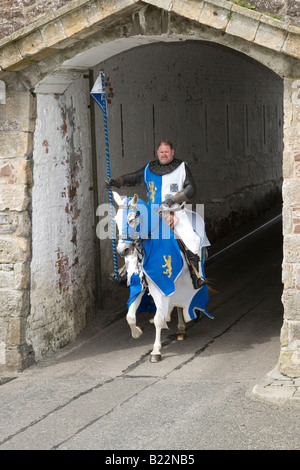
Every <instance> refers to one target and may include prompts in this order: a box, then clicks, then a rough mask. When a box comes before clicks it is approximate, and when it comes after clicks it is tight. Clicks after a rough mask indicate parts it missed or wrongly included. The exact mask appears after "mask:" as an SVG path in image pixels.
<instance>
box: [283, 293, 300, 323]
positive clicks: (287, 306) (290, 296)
mask: <svg viewBox="0 0 300 470" xmlns="http://www.w3.org/2000/svg"><path fill="white" fill-rule="evenodd" d="M282 302H283V305H284V319H285V320H290V321H295V320H297V319H298V316H299V305H300V292H299V290H297V289H285V290H284V291H283V294H282Z"/></svg>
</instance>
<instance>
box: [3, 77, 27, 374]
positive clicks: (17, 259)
mask: <svg viewBox="0 0 300 470" xmlns="http://www.w3.org/2000/svg"><path fill="white" fill-rule="evenodd" d="M13 83H14V79H13V75H12V74H11V75H10V77H9V79H8V80H7V82H6V85H7V94H6V103H5V104H0V373H1V372H4V371H18V370H22V369H24V368H25V367H27V366H28V365H29V364H30V362H31V358H30V357H31V354H30V351H29V348H28V347H27V345H26V319H27V316H28V313H29V306H30V291H29V280H30V275H29V272H30V259H31V222H30V211H31V184H32V176H31V174H32V171H31V164H32V141H33V128H34V122H35V99H34V97H33V96H32V94H31V93H30V92H28V91H25V90H20V84H19V85H14V84H13Z"/></svg>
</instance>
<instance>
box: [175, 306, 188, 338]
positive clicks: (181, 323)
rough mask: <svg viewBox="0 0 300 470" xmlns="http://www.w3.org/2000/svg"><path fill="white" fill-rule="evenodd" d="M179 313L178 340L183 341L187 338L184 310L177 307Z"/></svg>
mask: <svg viewBox="0 0 300 470" xmlns="http://www.w3.org/2000/svg"><path fill="white" fill-rule="evenodd" d="M177 313H178V325H177V340H178V341H183V340H184V339H185V338H186V333H185V322H184V318H183V308H182V307H177Z"/></svg>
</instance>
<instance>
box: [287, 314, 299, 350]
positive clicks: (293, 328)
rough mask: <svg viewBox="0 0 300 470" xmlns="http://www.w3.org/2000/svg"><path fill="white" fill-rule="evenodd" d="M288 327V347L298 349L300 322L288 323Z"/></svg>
mask: <svg viewBox="0 0 300 470" xmlns="http://www.w3.org/2000/svg"><path fill="white" fill-rule="evenodd" d="M288 327H289V346H290V347H291V348H293V349H297V348H300V321H290V322H289V323H288Z"/></svg>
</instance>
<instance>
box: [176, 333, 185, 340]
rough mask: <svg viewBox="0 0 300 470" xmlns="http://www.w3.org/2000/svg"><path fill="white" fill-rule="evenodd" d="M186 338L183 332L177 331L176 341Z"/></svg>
mask: <svg viewBox="0 0 300 470" xmlns="http://www.w3.org/2000/svg"><path fill="white" fill-rule="evenodd" d="M185 339H186V334H185V333H177V341H184V340H185Z"/></svg>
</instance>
